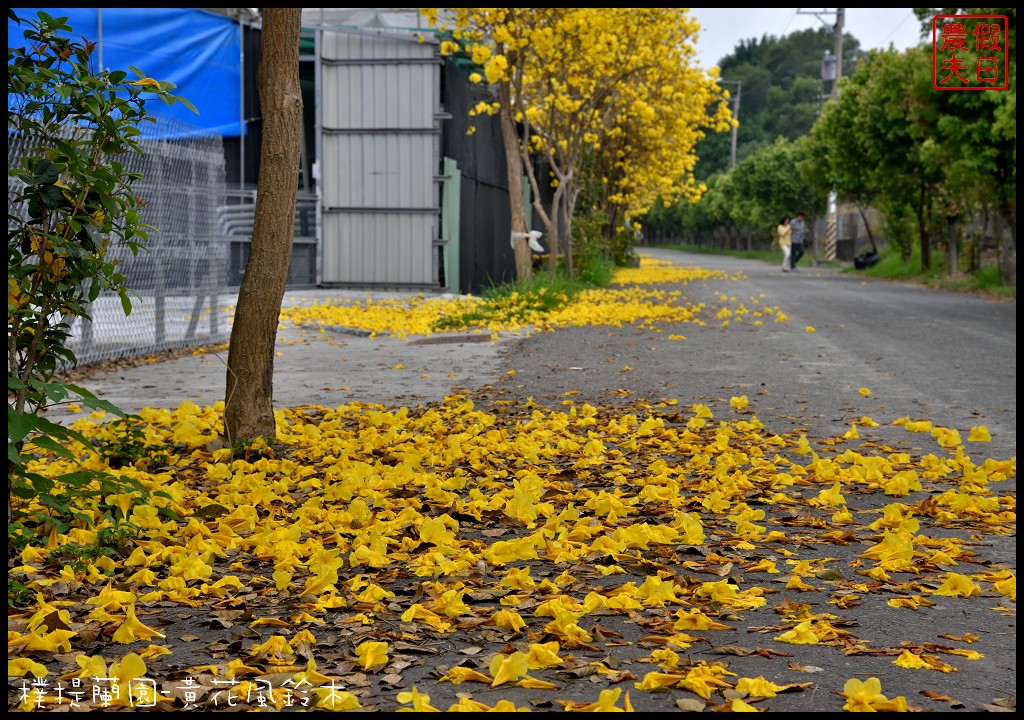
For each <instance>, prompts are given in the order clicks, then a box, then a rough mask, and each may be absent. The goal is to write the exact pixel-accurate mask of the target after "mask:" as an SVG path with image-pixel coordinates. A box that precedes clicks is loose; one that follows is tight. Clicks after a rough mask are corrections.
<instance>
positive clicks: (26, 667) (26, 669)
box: [7, 658, 50, 678]
mask: <svg viewBox="0 0 1024 720" xmlns="http://www.w3.org/2000/svg"><path fill="white" fill-rule="evenodd" d="M49 672H50V671H49V670H47V669H46V666H45V665H43V664H42V663H37V662H36V661H35V660H33V659H32V658H15V659H13V660H8V661H7V676H8V677H25V676H26V675H31V676H32V677H34V678H44V677H46V676H47V675H48V674H49Z"/></svg>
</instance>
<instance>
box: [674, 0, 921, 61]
mask: <svg viewBox="0 0 1024 720" xmlns="http://www.w3.org/2000/svg"><path fill="white" fill-rule="evenodd" d="M825 10H827V11H830V12H828V13H823V12H822V8H729V9H719V8H691V9H690V12H691V13H692V15H693V16H694V17H695V18H696V20H697V22H699V23H700V26H701V30H700V36H699V38H698V40H697V52H698V56H699V60H700V63H701V64H702V65H703V66H704V67H711V66H712V65H715V64H717V63H718V62H719V61H720V60H721V59H722V58H723V57H725V56H726V55H728V54H730V53H732V52H733V50H734V49H735V48H736V45H737V43H739V41H740V40H749V39H751V38H757V39H760V38H761V36H763V35H774V36H775V37H777V38H780V37H785V36H786V35H789V34H790V33H792V32H795V31H797V30H804V29H807V28H818V27H825V26H826V24H827V25H828V27H833V26H834V25H835V19H836V16H835V8H825ZM813 11H817V12H818V13H819V15H813V14H804V13H810V12H813ZM819 17H820V18H821V19H819ZM822 20H824V22H822ZM843 29H844V33H845V34H850V35H852V36H853V37H855V38H857V40H859V41H860V46H861V48H862V49H864V50H870V49H872V48H887V47H889V44H890V43H892V44H893V45H894V46H895V47H896V49H897V50H905V49H906V48H908V47H913V46H914V45H917V44H918V42H919V39H918V38H919V30H920V23H919V22H918V20H917V18H916V17H915V16H914V13H913V10H911V8H846V13H845V18H844V21H843Z"/></svg>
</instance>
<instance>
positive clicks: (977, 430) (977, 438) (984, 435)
mask: <svg viewBox="0 0 1024 720" xmlns="http://www.w3.org/2000/svg"><path fill="white" fill-rule="evenodd" d="M967 442H992V436H991V435H990V434H989V432H988V428H987V427H985V426H984V425H975V426H974V427H972V428H971V432H970V434H968V436H967Z"/></svg>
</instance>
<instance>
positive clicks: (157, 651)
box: [139, 644, 172, 660]
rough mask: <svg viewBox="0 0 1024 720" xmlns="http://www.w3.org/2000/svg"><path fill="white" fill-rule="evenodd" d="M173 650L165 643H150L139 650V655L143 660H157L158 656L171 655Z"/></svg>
mask: <svg viewBox="0 0 1024 720" xmlns="http://www.w3.org/2000/svg"><path fill="white" fill-rule="evenodd" d="M171 654H172V651H171V649H170V648H166V647H164V646H163V645H152V644H150V645H148V646H146V647H145V648H143V649H142V650H139V657H141V658H142V659H143V660H156V659H157V658H158V657H163V656H164V655H171Z"/></svg>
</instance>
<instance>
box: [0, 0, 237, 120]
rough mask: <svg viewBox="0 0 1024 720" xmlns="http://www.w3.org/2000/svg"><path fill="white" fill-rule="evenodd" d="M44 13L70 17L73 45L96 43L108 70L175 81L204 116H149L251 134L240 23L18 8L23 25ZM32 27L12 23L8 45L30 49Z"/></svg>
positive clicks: (188, 14)
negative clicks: (27, 34) (27, 38)
mask: <svg viewBox="0 0 1024 720" xmlns="http://www.w3.org/2000/svg"><path fill="white" fill-rule="evenodd" d="M38 10H42V11H43V12H46V13H48V14H49V15H51V16H53V17H55V18H61V17H66V18H67V24H68V25H70V26H71V33H70V36H71V37H72V38H75V39H76V40H80V38H82V37H84V38H85V39H87V40H89V41H91V42H94V43H97V46H98V47H97V49H96V52H95V53H94V54H93V59H94V60H95V61H96V62H97V63H99V62H101V61H102V67H103V68H104V69H109V70H124V71H126V72H129V77H130V78H131V73H130V71H128V66H129V65H133V66H135V67H137V68H138V69H139V70H141V71H142V72H144V73H145V74H146V76H147V77H151V78H155V79H157V80H167V81H169V82H172V83H174V84H175V85H176V86H177V87H176V88H175V89H174V90H173V91H172V92H173V94H175V95H178V96H179V97H182V98H184V99H186V100H188V101H189V102H190V103H192V104H193V105H195V107H196V109H197V110H198V111H199V115H196V114H195V113H193V112H192V111H191V110H189V109H188V108H187V107H185V106H184V105H182V104H180V103H176V104H175V105H173V106H170V107H168V106H166V105H164V104H163V102H162V101H160V100H154V102H155V103H156V105H159V107H157V106H156V105H150V104H149V103H147V109H151V110H153V111H155V112H158V113H159V114H161V115H164V116H168V117H171V118H174V119H176V120H180V121H182V122H185V123H188V124H189V125H191V126H195V127H200V128H203V129H205V130H207V131H210V132H215V133H218V134H220V135H222V136H223V137H238V136H239V134H244V125H243V123H242V109H241V93H242V89H241V74H242V60H241V28H240V26H239V24H238V23H236V22H235V21H234V20H232V19H230V18H227V17H224V16H221V15H216V14H213V13H210V12H207V11H205V10H201V9H197V8H14V12H15V14H17V15H18V17H20V18H23V19H35V18H36V11H38ZM25 28H26V26H25V23H24V22H23V23H22V24H21V25H20V26H19V25H18V23H15V22H13V21H12V20H10V19H8V21H7V44H8V46H12V47H19V46H21V45H23V44H24V37H23V35H22V33H23V32H24V30H25ZM101 59H102V60H101ZM97 69H99V68H97ZM8 107H10V98H8Z"/></svg>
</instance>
